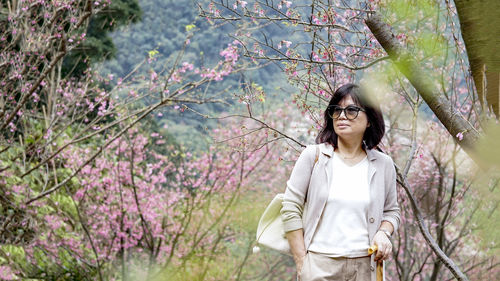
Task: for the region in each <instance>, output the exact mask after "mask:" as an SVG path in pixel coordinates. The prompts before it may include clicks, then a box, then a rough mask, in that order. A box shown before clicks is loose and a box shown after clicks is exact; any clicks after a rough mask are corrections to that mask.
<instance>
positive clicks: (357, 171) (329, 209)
mask: <svg viewBox="0 0 500 281" xmlns="http://www.w3.org/2000/svg"><path fill="white" fill-rule="evenodd" d="M332 161H333V173H332V180H331V182H332V183H331V186H330V194H329V197H328V201H327V203H326V205H325V209H324V210H323V214H322V217H321V220H320V221H319V224H318V228H317V230H316V233H315V234H314V237H313V240H312V242H311V245H310V246H309V251H312V252H316V253H320V254H323V255H325V256H329V257H348V258H355V257H364V256H368V253H367V250H368V248H369V246H370V245H369V244H370V241H369V238H368V223H367V220H366V216H367V211H368V205H369V203H370V190H369V184H368V159H367V158H366V157H365V158H364V159H363V160H361V161H360V162H359V163H357V164H356V165H354V166H349V165H347V164H345V163H344V161H342V159H340V157H339V155H338V154H337V153H334V154H333V159H332Z"/></svg>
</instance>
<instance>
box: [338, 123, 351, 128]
mask: <svg viewBox="0 0 500 281" xmlns="http://www.w3.org/2000/svg"><path fill="white" fill-rule="evenodd" d="M337 127H339V128H346V127H349V125H348V124H346V123H339V124H337Z"/></svg>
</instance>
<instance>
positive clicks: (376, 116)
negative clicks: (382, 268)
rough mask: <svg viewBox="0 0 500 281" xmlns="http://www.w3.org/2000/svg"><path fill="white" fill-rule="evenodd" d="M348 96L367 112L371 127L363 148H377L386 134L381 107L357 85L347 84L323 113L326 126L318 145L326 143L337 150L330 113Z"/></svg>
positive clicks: (367, 130) (317, 139)
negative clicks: (330, 110)
mask: <svg viewBox="0 0 500 281" xmlns="http://www.w3.org/2000/svg"><path fill="white" fill-rule="evenodd" d="M346 96H351V98H352V100H353V101H354V102H355V103H356V105H358V106H359V107H361V108H363V109H364V110H365V113H366V116H367V117H368V124H370V126H368V127H367V128H366V131H365V134H364V135H363V145H364V147H363V148H368V149H373V148H375V147H377V145H378V144H379V143H380V140H382V137H383V136H384V133H385V125H384V117H383V116H382V112H381V111H380V106H379V105H378V104H377V103H376V102H372V100H371V99H370V98H369V97H368V96H367V93H366V91H364V90H363V89H362V88H360V87H359V86H358V85H356V84H345V85H343V86H341V87H339V88H338V89H337V90H336V91H335V93H334V94H333V96H332V98H331V99H330V103H329V104H328V107H327V108H326V109H325V112H324V113H323V116H324V117H323V118H324V124H323V128H321V131H320V132H319V135H318V136H317V137H316V143H324V142H326V143H329V144H331V145H333V147H334V148H337V139H338V136H337V134H336V133H335V131H334V129H333V119H332V118H331V117H330V115H329V114H328V111H329V109H331V108H332V107H333V106H334V105H338V104H339V103H340V101H341V100H342V99H344V98H345V97H346Z"/></svg>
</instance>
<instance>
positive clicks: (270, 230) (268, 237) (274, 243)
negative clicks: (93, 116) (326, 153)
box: [253, 146, 319, 255]
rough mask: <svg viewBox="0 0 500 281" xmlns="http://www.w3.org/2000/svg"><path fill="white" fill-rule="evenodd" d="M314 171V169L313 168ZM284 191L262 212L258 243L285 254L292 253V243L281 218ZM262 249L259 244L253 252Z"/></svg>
mask: <svg viewBox="0 0 500 281" xmlns="http://www.w3.org/2000/svg"><path fill="white" fill-rule="evenodd" d="M318 157H319V146H316V159H315V160H314V164H313V169H314V165H316V162H318ZM311 171H312V170H311ZM283 196H284V193H278V194H276V196H275V197H274V198H273V200H272V201H271V203H269V205H268V206H267V208H266V210H265V211H264V213H263V214H262V216H261V217H260V220H259V225H258V226H257V235H256V236H257V244H259V245H262V246H265V247H267V248H271V249H273V250H276V251H278V252H281V253H283V254H287V255H291V252H290V245H289V244H288V240H287V239H286V237H285V227H284V225H283V221H282V220H281V213H280V211H281V207H282V202H283ZM259 250H260V249H259V247H258V246H256V247H254V249H253V252H254V253H256V252H258V251H259Z"/></svg>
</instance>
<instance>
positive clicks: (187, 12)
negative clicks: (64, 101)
mask: <svg viewBox="0 0 500 281" xmlns="http://www.w3.org/2000/svg"><path fill="white" fill-rule="evenodd" d="M205 2H207V3H208V1H205ZM207 3H203V1H199V2H198V3H197V2H195V1H173V0H143V1H139V4H140V6H141V9H142V11H143V16H142V19H141V21H140V22H137V23H135V24H130V25H129V26H126V27H123V28H120V29H118V30H117V31H115V32H114V33H113V34H112V38H113V42H114V44H115V46H116V49H117V52H116V57H115V58H114V59H112V60H109V61H106V62H105V63H104V64H102V65H100V66H98V70H99V72H100V73H102V74H103V75H109V74H112V75H113V76H114V77H125V76H126V75H127V74H129V73H130V72H132V71H134V70H135V68H136V67H137V66H138V65H140V64H141V62H143V61H144V60H145V59H146V58H148V53H149V52H150V51H157V52H158V53H157V55H156V56H155V57H156V59H157V60H156V61H155V63H154V65H150V64H148V65H142V66H141V67H139V68H138V69H137V73H139V74H142V75H143V76H144V77H147V76H148V75H149V71H150V68H151V67H153V68H154V70H155V71H156V72H158V73H161V72H162V70H164V69H165V68H166V67H167V66H172V65H173V63H174V62H175V59H176V56H177V55H178V54H179V52H180V50H181V49H182V47H183V44H184V40H185V38H186V35H187V29H186V27H187V26H188V25H191V27H192V28H193V33H194V35H193V37H192V38H191V39H190V43H189V45H188V46H187V47H186V50H185V54H184V55H183V58H182V62H189V63H193V64H195V65H210V64H211V63H213V62H215V61H217V60H219V59H220V57H221V55H220V51H221V50H223V49H224V48H225V47H226V46H227V45H228V44H229V43H231V42H233V41H234V39H233V38H232V37H231V35H232V34H234V33H235V32H236V31H237V30H238V28H240V27H241V26H242V24H243V23H241V22H240V23H235V24H234V25H225V26H213V25H211V24H210V23H209V22H208V21H207V19H205V18H201V17H199V11H198V4H201V5H205V6H206V5H207ZM192 25H194V27H193V26H192ZM262 29H263V30H266V33H268V34H269V33H270V34H276V36H275V38H274V39H275V40H278V38H280V36H281V37H282V35H283V32H280V27H279V26H278V25H271V26H265V27H262ZM296 36H300V35H296ZM289 40H290V39H289ZM155 53H156V52H155ZM279 65H280V63H279V62H278V63H277V64H267V65H266V66H261V65H260V62H258V61H256V62H254V63H253V64H252V68H254V69H253V70H248V71H246V72H244V73H239V74H237V75H232V76H231V77H228V78H227V79H225V81H224V83H223V84H222V83H213V84H210V85H208V86H207V87H206V88H204V89H203V90H204V91H210V92H221V93H222V94H221V98H222V99H224V100H226V101H227V102H228V103H229V104H230V105H234V103H235V100H237V99H238V98H237V97H236V95H244V94H243V91H244V89H243V87H242V84H241V82H243V85H244V84H245V83H248V84H251V83H254V85H255V86H256V87H259V88H260V87H262V90H263V91H264V92H266V93H267V94H268V96H267V97H266V99H267V103H265V104H264V106H265V107H269V106H271V107H272V104H273V101H274V100H281V102H282V101H283V100H290V99H289V98H290V94H291V93H292V92H293V88H292V87H290V86H287V85H288V84H287V81H286V77H285V76H284V75H283V73H282V72H281V71H280V69H279ZM189 107H190V108H192V109H194V110H196V111H198V112H200V113H203V114H207V115H210V116H216V115H219V114H218V113H221V112H229V111H231V112H237V111H239V110H244V108H242V107H238V106H236V107H235V106H228V105H224V104H220V103H215V104H203V105H201V106H197V105H196V104H194V105H193V104H190V105H189ZM261 109H262V108H261ZM160 112H161V114H160V115H161V116H157V119H156V120H157V122H159V126H161V127H163V126H165V125H167V126H168V127H169V129H168V130H169V131H170V132H172V133H174V135H176V137H177V138H178V139H179V138H180V142H182V143H187V144H193V145H194V143H193V136H195V138H201V137H202V136H203V131H204V130H205V129H213V128H214V127H215V124H216V122H215V121H214V120H207V119H205V118H203V117H202V116H200V115H198V114H195V113H193V112H192V111H190V110H184V111H182V112H181V111H179V110H173V108H172V107H166V108H164V109H162V110H161V111H160ZM197 145H200V144H197Z"/></svg>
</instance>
